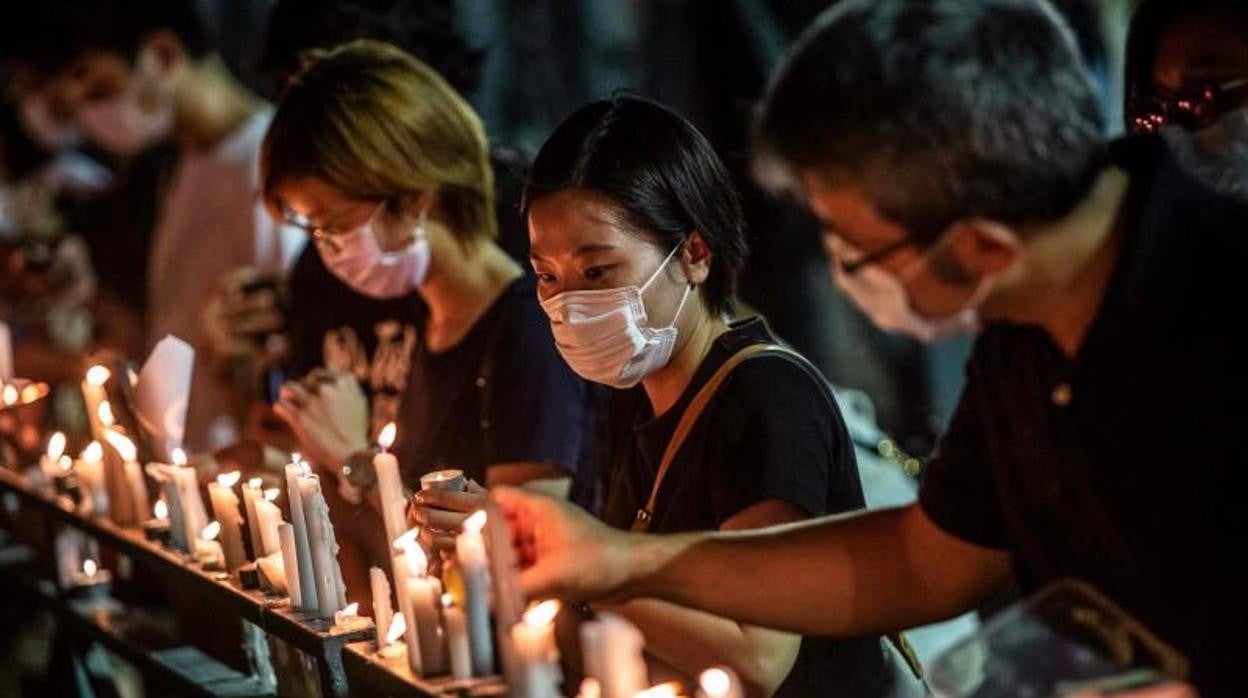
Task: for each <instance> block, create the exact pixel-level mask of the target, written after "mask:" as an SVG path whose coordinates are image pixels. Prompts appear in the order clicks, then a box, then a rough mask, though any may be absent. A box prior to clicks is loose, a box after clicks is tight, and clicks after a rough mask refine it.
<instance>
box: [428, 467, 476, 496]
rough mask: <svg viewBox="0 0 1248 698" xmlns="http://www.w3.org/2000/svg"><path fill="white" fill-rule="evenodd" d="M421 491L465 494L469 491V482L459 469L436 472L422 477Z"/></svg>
mask: <svg viewBox="0 0 1248 698" xmlns="http://www.w3.org/2000/svg"><path fill="white" fill-rule="evenodd" d="M420 489H422V490H442V491H444V492H463V491H464V490H466V489H468V480H467V479H466V478H465V477H464V471H462V470H459V469H448V470H435V471H434V472H432V473H426V474H425V475H422V476H420Z"/></svg>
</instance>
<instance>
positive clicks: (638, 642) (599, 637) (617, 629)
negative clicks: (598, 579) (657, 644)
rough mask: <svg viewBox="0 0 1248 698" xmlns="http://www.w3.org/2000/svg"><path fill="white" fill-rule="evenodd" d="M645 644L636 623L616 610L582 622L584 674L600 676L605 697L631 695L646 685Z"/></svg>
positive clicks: (630, 696) (616, 697)
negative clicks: (643, 652) (619, 614)
mask: <svg viewBox="0 0 1248 698" xmlns="http://www.w3.org/2000/svg"><path fill="white" fill-rule="evenodd" d="M644 648H645V640H644V639H643V637H642V635H641V631H640V630H638V629H637V626H635V625H633V624H632V623H630V622H628V621H627V620H625V619H624V618H622V617H620V616H618V615H615V614H613V613H600V614H599V615H598V618H597V620H593V621H590V622H588V623H585V624H583V625H582V626H581V654H582V656H583V657H584V659H585V675H586V676H589V677H591V678H594V679H597V680H598V684H599V686H601V687H602V695H603V698H632V696H634V695H636V694H637V693H638V692H640V691H641V690H642V689H644V688H645V687H646V683H647V680H646V662H645V658H644V657H643V655H642V650H643V649H644Z"/></svg>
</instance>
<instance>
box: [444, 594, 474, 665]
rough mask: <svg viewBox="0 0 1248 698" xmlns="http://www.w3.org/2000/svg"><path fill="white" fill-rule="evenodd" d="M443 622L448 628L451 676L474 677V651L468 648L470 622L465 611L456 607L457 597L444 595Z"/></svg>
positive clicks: (447, 648)
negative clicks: (465, 615)
mask: <svg viewBox="0 0 1248 698" xmlns="http://www.w3.org/2000/svg"><path fill="white" fill-rule="evenodd" d="M442 621H443V624H444V625H445V626H446V650H447V655H449V656H450V663H451V676H452V677H454V678H456V679H467V678H471V677H472V651H471V650H470V649H469V648H468V621H467V619H465V618H464V609H462V608H460V607H458V606H456V605H455V597H454V596H452V595H450V594H443V595H442Z"/></svg>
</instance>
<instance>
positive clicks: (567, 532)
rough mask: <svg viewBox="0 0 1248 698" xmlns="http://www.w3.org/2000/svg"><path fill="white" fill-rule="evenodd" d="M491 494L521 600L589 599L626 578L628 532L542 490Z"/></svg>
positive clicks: (505, 489)
mask: <svg viewBox="0 0 1248 698" xmlns="http://www.w3.org/2000/svg"><path fill="white" fill-rule="evenodd" d="M491 496H492V497H493V498H494V501H496V502H497V503H498V505H499V507H500V508H501V509H502V511H503V513H504V515H505V516H506V517H507V521H508V523H509V525H510V526H511V536H512V544H513V545H514V546H515V550H516V559H517V560H518V561H519V563H520V567H521V572H520V586H521V588H522V589H523V591H524V594H525V596H526V597H527V598H531V599H533V598H537V599H540V598H550V597H560V598H573V599H579V600H593V599H598V598H603V597H607V596H609V595H611V594H613V593H615V592H616V591H618V590H619V588H620V587H621V586H622V585H624V584H625V583H626V582H627V581H629V575H630V573H631V571H632V569H633V567H634V566H633V565H632V563H631V562H630V558H631V555H630V553H631V552H632V548H633V546H634V544H635V541H634V540H633V536H632V535H631V534H628V533H625V532H623V531H617V530H615V529H613V528H611V527H609V526H607V525H606V524H604V523H602V522H600V521H598V520H597V519H595V518H594V517H592V516H590V515H589V514H588V513H587V512H585V510H583V509H581V508H580V507H577V506H574V505H572V504H567V503H565V502H561V501H559V500H557V499H553V498H551V497H548V496H546V495H543V494H537V493H532V492H525V491H523V490H519V489H515V488H511V487H500V488H498V489H495V490H492V492H491Z"/></svg>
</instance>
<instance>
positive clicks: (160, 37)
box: [136, 29, 189, 73]
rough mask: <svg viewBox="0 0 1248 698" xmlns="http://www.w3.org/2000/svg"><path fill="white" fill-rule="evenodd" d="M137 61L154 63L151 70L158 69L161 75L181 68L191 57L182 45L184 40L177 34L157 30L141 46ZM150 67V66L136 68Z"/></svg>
mask: <svg viewBox="0 0 1248 698" xmlns="http://www.w3.org/2000/svg"><path fill="white" fill-rule="evenodd" d="M136 55H137V56H138V58H137V60H138V61H140V62H142V61H145V60H147V61H153V64H151V65H150V68H153V69H156V70H157V71H158V72H161V73H168V72H170V71H172V70H173V69H175V68H177V67H178V66H180V65H181V64H182V63H183V62H185V61H186V60H188V58H189V55H188V54H187V52H186V46H185V45H183V44H182V40H181V39H179V38H178V35H177V34H174V33H173V32H171V31H169V30H168V29H157V30H156V31H154V32H152V33H151V34H148V35H147V36H146V37H145V38H144V39H143V43H142V44H141V45H140V46H139V50H138V52H137V54H136ZM136 67H149V66H141V65H140V66H136Z"/></svg>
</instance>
